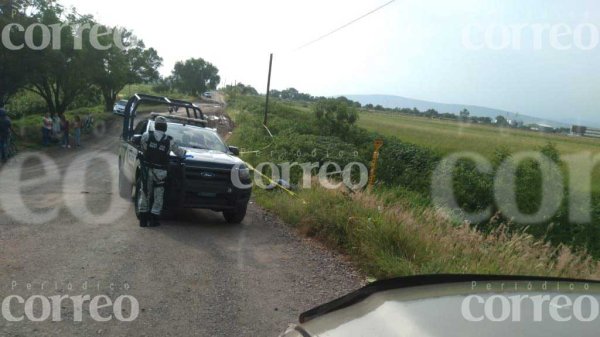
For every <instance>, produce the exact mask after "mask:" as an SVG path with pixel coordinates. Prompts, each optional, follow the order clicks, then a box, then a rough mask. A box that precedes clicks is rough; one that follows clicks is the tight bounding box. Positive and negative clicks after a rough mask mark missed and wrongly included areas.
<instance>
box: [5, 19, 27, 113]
mask: <svg viewBox="0 0 600 337" xmlns="http://www.w3.org/2000/svg"><path fill="white" fill-rule="evenodd" d="M26 21H27V18H26V17H24V16H21V15H15V16H13V15H12V12H11V11H10V10H8V9H5V8H3V9H2V14H1V15H0V31H3V30H4V28H5V27H6V25H8V24H10V23H20V24H22V25H24V24H25V22H26ZM9 36H10V41H11V42H12V43H13V44H15V45H21V44H22V43H24V38H23V35H22V34H18V31H16V30H14V29H13V30H11V31H10V32H9ZM26 56H27V55H25V52H24V50H22V49H21V50H10V49H8V48H5V47H0V107H2V106H4V105H6V104H7V103H8V101H9V100H10V98H11V97H12V96H13V95H14V94H16V93H17V92H18V91H19V90H20V89H21V88H23V87H24V86H25V84H26V82H27V81H26V79H27V74H29V73H30V71H31V67H30V66H29V65H28V62H27V60H28V58H27V57H26Z"/></svg>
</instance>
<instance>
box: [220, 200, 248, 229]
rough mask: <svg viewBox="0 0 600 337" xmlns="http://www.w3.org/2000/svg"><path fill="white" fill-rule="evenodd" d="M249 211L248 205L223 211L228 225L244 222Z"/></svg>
mask: <svg viewBox="0 0 600 337" xmlns="http://www.w3.org/2000/svg"><path fill="white" fill-rule="evenodd" d="M247 209H248V204H243V205H238V206H237V207H236V208H235V209H232V210H228V211H223V217H225V220H226V221H227V223H230V224H236V225H237V224H239V223H241V222H242V221H244V218H245V217H246V210H247Z"/></svg>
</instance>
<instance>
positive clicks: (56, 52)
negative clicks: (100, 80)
mask: <svg viewBox="0 0 600 337" xmlns="http://www.w3.org/2000/svg"><path fill="white" fill-rule="evenodd" d="M32 17H33V18H34V19H35V20H36V21H37V22H39V23H42V24H45V25H53V24H62V25H67V26H74V25H77V24H86V23H88V24H93V20H92V18H91V17H90V16H80V15H78V14H77V13H76V12H71V13H69V14H66V15H65V13H64V10H63V8H62V7H61V6H60V5H58V4H55V3H53V2H45V1H41V2H40V4H39V5H38V7H37V8H36V9H35V11H34V12H33V14H32ZM35 33H37V35H36V34H34V37H33V39H34V41H41V39H42V36H41V31H39V30H36V31H35ZM75 38H76V37H75V32H73V31H72V30H71V29H68V28H65V29H61V34H60V42H61V43H60V48H59V49H54V48H52V47H48V48H46V49H43V50H37V51H28V53H27V55H28V57H29V58H30V60H31V63H30V64H31V67H32V69H31V74H30V76H29V79H28V82H29V86H28V87H27V89H28V90H30V91H32V92H34V93H36V94H38V95H40V96H41V97H42V98H43V99H44V100H45V101H46V104H47V106H48V111H49V112H51V113H62V112H64V111H66V110H67V108H68V107H69V105H71V103H73V102H74V101H75V99H76V98H77V97H78V96H79V95H81V94H82V93H84V92H88V91H89V90H90V88H91V86H92V75H93V74H94V67H93V63H92V64H91V63H90V60H93V59H94V57H95V56H94V52H95V50H94V49H93V48H92V46H91V45H90V41H91V40H90V38H89V30H88V31H84V32H83V36H82V38H81V41H82V49H81V50H78V49H76V48H75Z"/></svg>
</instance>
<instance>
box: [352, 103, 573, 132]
mask: <svg viewBox="0 0 600 337" xmlns="http://www.w3.org/2000/svg"><path fill="white" fill-rule="evenodd" d="M344 96H345V97H347V98H348V99H351V100H353V101H356V102H360V103H361V104H362V105H365V104H373V105H381V106H383V107H384V108H390V109H393V108H409V109H412V108H417V109H419V110H420V111H426V110H428V109H435V110H436V111H437V112H439V113H446V112H449V113H453V114H456V115H458V113H459V112H460V111H461V110H462V109H467V110H469V112H470V113H471V116H477V117H490V118H492V119H495V118H496V117H497V116H504V117H505V118H506V119H515V120H518V121H522V122H523V123H525V124H533V123H542V124H548V125H552V126H554V127H570V126H571V125H570V124H566V123H564V122H558V121H554V120H547V119H543V118H538V117H533V116H528V115H523V114H516V113H514V112H510V111H504V110H499V109H492V108H486V107H481V106H476V105H467V104H446V103H436V102H428V101H422V100H418V99H412V98H406V97H401V96H391V95H344Z"/></svg>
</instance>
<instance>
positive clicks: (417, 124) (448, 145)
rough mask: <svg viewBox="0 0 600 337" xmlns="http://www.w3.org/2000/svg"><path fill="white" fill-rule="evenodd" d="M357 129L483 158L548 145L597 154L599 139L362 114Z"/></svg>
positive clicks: (566, 150)
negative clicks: (504, 148) (473, 153)
mask: <svg viewBox="0 0 600 337" xmlns="http://www.w3.org/2000/svg"><path fill="white" fill-rule="evenodd" d="M358 124H359V126H361V127H364V128H366V129H369V130H372V131H376V132H379V133H381V134H384V135H387V136H396V137H398V138H399V139H401V140H403V141H406V142H409V143H414V144H417V145H422V146H427V147H429V148H432V149H434V150H436V151H439V152H441V153H451V152H456V151H473V152H477V153H479V154H481V155H483V156H485V157H488V158H490V157H491V156H493V154H494V151H495V150H496V149H497V148H500V147H506V148H508V149H509V150H510V151H511V152H516V151H527V150H535V149H536V148H539V147H541V146H544V145H545V144H547V143H548V142H552V143H554V144H555V145H556V148H557V149H558V150H559V151H560V153H561V154H569V153H577V152H582V151H591V152H593V153H598V152H600V139H593V138H583V137H573V136H567V135H555V134H547V133H539V132H532V131H524V130H515V129H506V128H497V127H493V126H485V125H477V124H467V123H459V122H454V121H447V120H435V119H429V118H424V117H417V116H407V115H400V114H396V115H392V114H386V113H362V114H361V115H360V120H359V123H358Z"/></svg>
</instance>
